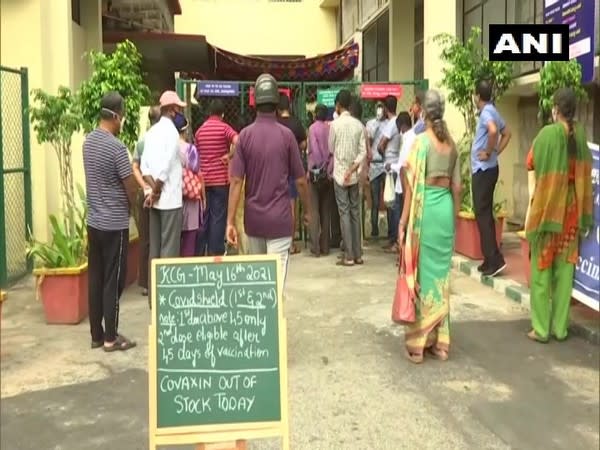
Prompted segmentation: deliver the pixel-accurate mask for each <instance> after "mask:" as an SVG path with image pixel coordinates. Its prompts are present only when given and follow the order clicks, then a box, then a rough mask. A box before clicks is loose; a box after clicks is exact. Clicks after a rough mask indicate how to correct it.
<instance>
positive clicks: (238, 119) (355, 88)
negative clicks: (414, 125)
mask: <svg viewBox="0 0 600 450" xmlns="http://www.w3.org/2000/svg"><path fill="white" fill-rule="evenodd" d="M199 81H200V80H188V79H181V78H178V79H177V81H176V89H177V93H178V94H179V96H180V97H181V98H182V99H184V101H185V102H186V103H187V105H188V110H187V116H188V117H189V118H190V123H191V125H192V126H191V127H190V132H191V133H194V132H195V130H197V129H198V127H199V126H200V125H202V123H203V122H204V121H205V120H206V118H207V117H208V107H209V104H210V102H211V101H212V100H213V99H216V98H218V99H220V100H221V101H222V102H223V103H224V104H225V119H224V120H225V121H226V122H227V123H229V124H230V125H231V126H233V127H234V128H236V129H237V130H238V131H239V129H240V128H242V127H243V126H244V125H247V124H248V123H250V122H252V121H253V120H254V117H255V114H256V112H255V110H254V108H252V107H251V105H250V90H251V88H252V86H254V82H251V81H239V82H235V81H216V80H214V81H213V82H214V83H231V84H235V85H238V86H239V94H238V95H237V96H227V97H224V96H205V95H198V94H199V92H198V91H197V89H198V86H197V85H198V82H199ZM202 81H203V82H204V83H211V81H205V80H202ZM368 84H369V85H379V86H386V85H401V87H402V96H401V97H400V101H399V102H398V108H397V111H398V112H400V111H406V110H408V109H409V108H410V106H411V105H412V102H413V101H414V98H415V94H416V93H417V92H424V91H426V90H427V89H428V86H429V83H428V81H427V80H410V81H393V82H388V83H368ZM277 85H278V87H279V88H280V89H288V90H289V92H290V97H291V99H292V105H291V106H292V111H291V112H292V113H293V114H294V115H296V116H297V117H298V118H299V119H300V120H302V122H303V123H304V125H305V127H307V128H308V126H309V125H310V123H311V121H310V119H309V110H314V106H315V105H316V101H317V97H318V92H319V91H321V90H329V91H336V90H337V91H339V90H341V89H347V90H349V91H350V92H351V93H352V94H353V95H354V96H355V98H358V99H360V103H361V105H362V109H363V117H362V119H363V122H366V120H367V119H371V118H373V117H375V106H376V104H377V100H371V99H363V98H361V96H360V91H361V86H362V85H363V83H362V82H361V81H338V82H321V81H317V82H285V81H283V82H281V81H280V82H278V83H277ZM190 137H191V136H190ZM362 210H363V212H362V216H363V217H362V222H363V230H364V229H365V227H364V221H365V217H364V207H363V208H362ZM297 220H298V226H297V230H298V235H297V236H296V238H298V239H301V240H304V241H305V242H306V239H307V237H308V230H307V228H306V227H305V226H304V223H303V221H302V210H301V208H300V210H299V211H298V216H297Z"/></svg>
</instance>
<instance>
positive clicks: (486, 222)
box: [472, 167, 504, 267]
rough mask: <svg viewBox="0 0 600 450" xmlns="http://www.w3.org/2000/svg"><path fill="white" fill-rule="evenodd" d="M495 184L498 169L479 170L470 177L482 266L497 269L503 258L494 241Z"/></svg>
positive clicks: (502, 262)
mask: <svg viewBox="0 0 600 450" xmlns="http://www.w3.org/2000/svg"><path fill="white" fill-rule="evenodd" d="M497 182H498V167H494V168H493V169H487V170H480V171H478V172H475V173H474V174H473V177H472V189H473V209H474V212H475V219H476V220H477V228H479V239H480V244H481V252H482V253H483V258H484V259H483V264H484V265H485V266H486V267H499V266H501V265H503V264H504V257H503V256H502V253H500V249H499V248H498V242H497V241H496V221H495V220H494V190H495V189H496V183H497Z"/></svg>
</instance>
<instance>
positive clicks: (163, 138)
mask: <svg viewBox="0 0 600 450" xmlns="http://www.w3.org/2000/svg"><path fill="white" fill-rule="evenodd" d="M140 168H141V170H142V175H144V176H148V175H149V176H151V177H152V178H154V179H155V180H161V181H162V182H163V183H164V186H163V189H162V192H161V194H160V198H159V199H158V201H157V202H156V203H155V204H154V208H156V209H163V210H169V209H177V208H181V207H182V205H183V187H182V178H183V167H182V164H181V158H180V155H179V133H177V128H175V125H174V124H173V121H172V120H171V119H169V118H167V117H162V118H161V119H160V120H159V121H158V123H157V124H156V125H154V126H152V127H151V128H150V129H149V130H148V131H147V132H146V134H145V136H144V152H143V153H142V161H141V163H140Z"/></svg>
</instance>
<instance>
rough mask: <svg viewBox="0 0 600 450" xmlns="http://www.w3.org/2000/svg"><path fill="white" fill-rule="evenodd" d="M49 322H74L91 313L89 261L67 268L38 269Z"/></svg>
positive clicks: (34, 272)
mask: <svg viewBox="0 0 600 450" xmlns="http://www.w3.org/2000/svg"><path fill="white" fill-rule="evenodd" d="M33 274H34V275H36V276H37V289H38V296H39V297H40V298H41V300H42V304H43V305H44V313H45V315H46V323H48V324H57V325H75V324H78V323H80V322H81V321H82V320H83V319H84V318H85V317H87V315H88V271H87V263H85V264H83V265H82V266H80V267H72V268H64V269H43V268H42V269H36V270H34V271H33Z"/></svg>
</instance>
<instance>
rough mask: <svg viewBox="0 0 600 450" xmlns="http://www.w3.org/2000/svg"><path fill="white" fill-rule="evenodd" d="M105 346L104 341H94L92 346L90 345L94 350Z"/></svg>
mask: <svg viewBox="0 0 600 450" xmlns="http://www.w3.org/2000/svg"><path fill="white" fill-rule="evenodd" d="M103 345H104V341H92V344H91V345H90V347H91V348H92V350H94V349H97V348H100V347H102V346H103Z"/></svg>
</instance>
